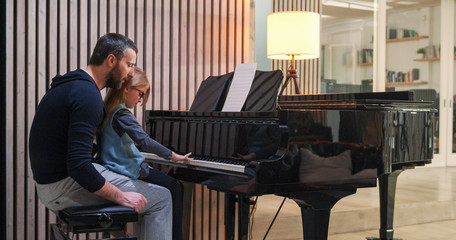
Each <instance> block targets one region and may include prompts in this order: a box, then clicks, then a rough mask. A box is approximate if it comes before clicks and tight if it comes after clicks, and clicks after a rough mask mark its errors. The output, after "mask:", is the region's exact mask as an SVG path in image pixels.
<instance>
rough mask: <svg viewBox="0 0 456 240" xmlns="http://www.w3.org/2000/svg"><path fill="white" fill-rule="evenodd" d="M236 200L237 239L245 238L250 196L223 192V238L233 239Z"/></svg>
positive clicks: (247, 228)
mask: <svg viewBox="0 0 456 240" xmlns="http://www.w3.org/2000/svg"><path fill="white" fill-rule="evenodd" d="M236 202H237V203H238V222H237V226H238V239H241V240H247V239H248V234H249V224H250V197H248V196H244V195H234V194H229V193H227V194H225V239H227V240H234V238H235V234H234V232H235V229H236V226H235V224H236V221H235V219H236V216H235V215H236Z"/></svg>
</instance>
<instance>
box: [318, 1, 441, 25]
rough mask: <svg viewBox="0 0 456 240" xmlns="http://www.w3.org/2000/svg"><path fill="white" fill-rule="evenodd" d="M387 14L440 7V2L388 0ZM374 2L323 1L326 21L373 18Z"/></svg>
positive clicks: (323, 13)
mask: <svg viewBox="0 0 456 240" xmlns="http://www.w3.org/2000/svg"><path fill="white" fill-rule="evenodd" d="M386 5H387V13H391V12H398V11H405V10H410V9H419V8H423V7H429V6H435V5H440V1H438V0H387V3H386ZM373 6H374V0H323V7H322V15H323V21H324V20H325V19H334V18H336V19H362V18H366V17H371V16H372V15H373V10H374V7H373Z"/></svg>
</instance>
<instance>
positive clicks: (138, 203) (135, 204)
mask: <svg viewBox="0 0 456 240" xmlns="http://www.w3.org/2000/svg"><path fill="white" fill-rule="evenodd" d="M123 195H124V199H122V200H121V201H120V202H119V204H120V205H122V206H125V207H131V208H133V209H135V211H136V212H139V211H140V210H141V209H143V208H144V207H145V206H146V204H147V199H146V198H145V197H144V196H143V195H142V194H139V193H136V192H123Z"/></svg>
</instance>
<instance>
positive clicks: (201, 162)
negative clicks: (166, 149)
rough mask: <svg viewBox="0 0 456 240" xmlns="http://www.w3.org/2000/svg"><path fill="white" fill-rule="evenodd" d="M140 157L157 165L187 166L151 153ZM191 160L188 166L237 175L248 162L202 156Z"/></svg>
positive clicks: (244, 168)
mask: <svg viewBox="0 0 456 240" xmlns="http://www.w3.org/2000/svg"><path fill="white" fill-rule="evenodd" d="M142 155H143V156H144V157H145V158H146V161H148V162H155V163H159V164H165V165H170V166H177V167H184V168H187V167H188V166H187V164H184V163H181V162H173V161H171V160H167V159H164V158H162V157H160V156H157V155H156V154H153V153H146V152H142ZM190 157H192V158H193V161H191V163H190V164H189V165H191V166H195V167H202V168H207V169H216V170H224V171H230V172H237V173H245V170H246V166H248V165H249V163H248V162H244V161H237V160H234V159H233V160H232V159H219V158H210V157H202V156H190Z"/></svg>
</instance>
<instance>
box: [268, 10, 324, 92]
mask: <svg viewBox="0 0 456 240" xmlns="http://www.w3.org/2000/svg"><path fill="white" fill-rule="evenodd" d="M319 56H320V14H318V13H315V12H304V11H286V12H276V13H271V14H269V15H268V18H267V57H268V58H271V59H279V60H291V66H290V67H289V68H288V71H287V76H286V77H287V78H286V80H285V82H284V83H283V85H282V89H281V90H280V93H279V95H282V93H283V91H284V90H285V88H286V87H287V85H288V83H289V82H290V81H291V80H293V82H294V85H295V90H296V93H297V94H301V91H300V90H299V86H298V80H297V78H298V75H297V74H296V69H295V67H294V61H295V59H297V60H300V59H312V58H318V57H319Z"/></svg>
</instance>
